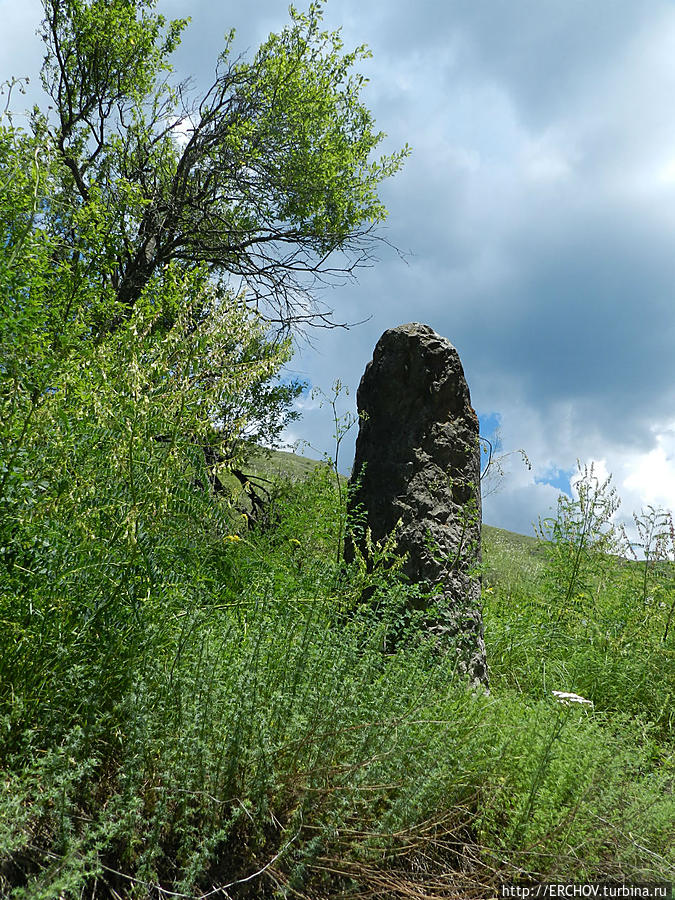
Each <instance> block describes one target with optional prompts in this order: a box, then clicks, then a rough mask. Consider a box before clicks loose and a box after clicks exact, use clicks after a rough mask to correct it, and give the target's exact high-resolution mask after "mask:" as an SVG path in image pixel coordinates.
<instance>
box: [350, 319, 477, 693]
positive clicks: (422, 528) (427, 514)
mask: <svg viewBox="0 0 675 900" xmlns="http://www.w3.org/2000/svg"><path fill="white" fill-rule="evenodd" d="M357 406H358V411H359V416H360V427H359V434H358V438H357V441H356V458H355V460H354V468H353V470H352V477H351V484H352V488H353V493H352V495H351V500H350V511H351V516H352V521H354V522H356V523H357V527H356V530H355V532H354V536H353V537H352V538H350V539H348V541H347V542H346V546H345V555H346V558H347V560H350V559H351V558H353V556H354V543H352V541H353V542H355V543H356V544H360V545H361V550H362V551H363V552H365V548H366V541H365V538H364V535H365V529H366V528H368V529H370V533H371V536H372V539H373V541H382V540H383V539H385V538H387V537H388V536H389V535H391V534H392V532H394V531H395V538H396V546H397V551H396V552H397V553H398V554H399V555H405V562H404V563H403V566H402V570H403V572H404V573H405V575H407V577H408V578H409V579H410V581H411V582H413V583H415V584H418V585H420V587H421V588H422V590H423V591H424V592H425V593H426V594H427V599H426V600H425V601H424V603H425V606H424V608H425V609H426V610H427V612H428V616H425V620H426V621H427V628H428V631H429V632H430V633H431V634H433V635H434V637H435V639H437V641H438V644H439V646H440V647H442V648H443V649H444V650H446V651H448V652H451V653H453V654H454V655H455V657H456V661H457V668H458V671H459V672H460V673H462V674H463V675H467V676H468V677H469V678H470V679H471V680H472V681H473V682H477V683H480V684H483V685H485V686H487V666H486V661H485V644H484V641H483V620H482V613H481V604H480V594H481V585H480V577H479V574H478V571H477V569H478V566H479V565H480V561H481V531H480V528H481V505H480V484H479V482H480V447H479V441H478V434H479V432H478V418H477V416H476V413H475V412H474V410H473V409H472V407H471V398H470V396H469V388H468V386H467V383H466V379H465V377H464V370H463V369H462V364H461V361H460V359H459V355H458V353H457V351H456V350H455V348H454V347H453V346H452V344H451V343H450V341H448V340H447V339H446V338H444V337H441V336H440V335H439V334H436V332H435V331H434V330H433V329H432V328H430V327H429V326H428V325H420V324H418V323H416V322H412V323H410V324H408V325H400V326H399V327H398V328H391V329H390V330H388V331H385V333H384V334H383V335H382V337H381V338H380V340H379V341H378V342H377V346H376V347H375V351H374V354H373V359H372V361H371V362H369V363H368V365H367V366H366V370H365V372H364V375H363V378H362V379H361V384H360V386H359V390H358V394H357ZM359 522H360V529H359V526H358V523H359ZM359 535H360V537H359Z"/></svg>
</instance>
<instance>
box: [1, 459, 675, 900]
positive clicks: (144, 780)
mask: <svg viewBox="0 0 675 900" xmlns="http://www.w3.org/2000/svg"><path fill="white" fill-rule="evenodd" d="M289 462H290V464H291V466H290V468H289V467H288V463H289ZM258 465H260V464H259V463H257V462H256V466H258ZM265 465H266V466H267V468H266V469H264V471H265V473H266V474H265V476H264V477H268V478H270V479H271V481H272V482H273V485H272V486H270V493H271V501H270V502H271V511H270V517H269V522H270V523H271V524H270V525H269V527H267V528H265V529H262V530H252V531H247V530H246V527H245V524H244V522H243V519H242V516H241V514H240V513H238V512H237V510H236V509H234V508H231V507H229V506H228V505H227V503H224V502H223V501H222V500H221V501H214V499H213V498H212V497H211V496H210V495H207V494H206V493H205V492H201V493H200V492H196V493H195V492H187V493H185V494H180V495H178V496H177V497H176V499H175V502H174V505H173V507H172V510H173V512H172V517H173V519H175V520H176V525H175V528H174V529H173V530H170V529H167V522H166V521H165V522H162V523H158V524H157V527H156V528H155V530H153V528H152V527H151V526H150V523H148V525H147V529H146V531H145V532H144V535H145V537H144V544H143V547H142V550H143V552H142V553H140V551H139V550H138V543H136V544H132V545H130V546H129V547H128V549H127V550H123V548H122V545H119V546H118V545H116V544H115V545H113V544H112V543H109V544H108V545H107V548H108V549H107V553H108V554H109V555H110V554H111V553H112V551H113V550H115V552H116V553H117V554H118V557H117V559H118V561H119V562H120V564H121V565H123V566H124V569H123V571H124V577H123V578H120V577H115V573H116V572H117V568H116V566H114V565H112V559H111V558H110V556H109V557H108V559H107V562H106V561H105V560H104V561H100V560H98V561H97V559H93V560H91V559H90V561H89V563H88V564H85V562H84V555H85V553H88V552H89V550H87V547H89V546H90V545H89V544H87V542H86V540H85V539H83V541H82V543H81V545H76V543H74V537H73V535H71V538H72V540H71V542H64V544H63V547H62V548H61V549H60V550H59V553H60V554H61V556H60V557H58V558H55V553H56V550H55V549H54V542H53V541H52V542H50V544H49V546H47V547H42V548H39V549H34V550H33V551H32V552H33V554H34V556H33V566H32V570H31V571H32V574H30V575H27V574H26V573H23V574H21V573H16V574H15V576H13V577H15V580H14V581H13V582H12V583H11V584H10V582H9V581H8V579H5V582H4V586H5V590H4V594H3V595H2V597H3V600H2V607H1V608H0V641H2V645H1V646H0V660H1V666H2V692H1V694H0V699H1V706H0V729H1V732H0V733H1V734H2V736H3V737H2V739H3V744H2V765H3V780H2V792H1V793H0V823H1V824H0V893H2V895H3V896H7V897H11V898H16V900H18V898H26V900H29V898H30V900H34V898H35V900H37V898H43V900H47V898H54V900H57V898H59V900H60V898H85V897H87V898H89V897H95V898H96V897H106V898H108V897H110V898H113V897H125V898H127V897H128V898H132V897H134V898H139V897H146V896H158V897H159V896H170V894H168V893H164V894H162V892H161V891H165V892H169V891H171V892H173V893H174V895H176V894H177V895H179V896H186V897H191V898H198V897H206V896H208V895H209V892H212V891H214V890H215V889H216V888H225V886H227V887H226V888H225V890H226V891H227V894H228V895H229V896H232V897H250V898H263V900H264V898H281V897H289V898H290V897H303V898H315V900H324V898H330V897H336V898H338V897H340V898H357V897H361V898H366V897H368V898H404V897H411V898H425V897H428V898H442V897H448V898H450V897H457V896H462V897H476V898H481V897H485V898H487V897H494V896H497V892H498V890H499V884H500V883H501V882H504V881H514V880H515V881H526V880H531V879H535V880H542V881H556V880H561V881H591V880H595V881H598V880H609V879H611V880H623V881H656V880H670V881H672V880H675V850H674V846H675V845H674V842H673V822H674V821H675V799H674V796H673V780H674V774H675V764H674V742H673V732H672V726H673V711H672V710H673V703H672V700H673V694H674V693H675V656H674V653H675V644H674V642H673V638H672V635H671V636H670V638H669V640H668V641H667V642H663V641H662V639H661V638H662V633H663V629H662V624H663V623H662V618H663V616H662V613H661V612H658V611H657V610H646V611H643V610H636V609H635V604H634V602H633V600H634V596H635V592H636V590H637V587H636V584H637V582H636V580H635V577H634V576H635V575H638V574H639V573H638V572H637V570H636V569H635V568H634V567H630V566H626V565H621V564H619V563H615V564H613V565H612V568H611V573H610V574H611V577H610V575H608V574H607V573H606V572H604V574H603V579H604V580H603V581H602V583H601V584H595V585H591V587H592V588H593V590H592V592H591V595H589V596H588V597H586V598H585V599H584V598H581V599H579V600H578V602H576V601H575V605H574V606H573V607H570V608H569V609H564V610H560V609H559V608H556V605H555V602H554V600H553V599H552V597H553V595H554V594H553V592H554V588H555V585H553V586H552V585H551V583H550V579H549V578H548V575H549V574H550V563H549V555H548V554H547V551H546V547H545V546H543V545H542V543H541V542H539V541H537V540H535V539H533V538H526V537H524V536H521V535H514V534H511V533H508V532H503V531H500V530H499V529H494V528H489V527H485V529H484V544H485V547H484V549H485V566H484V574H483V587H484V604H485V621H486V643H487V649H488V658H489V663H490V669H491V693H490V695H489V696H488V695H484V694H483V693H475V692H472V691H470V690H467V688H466V686H465V685H464V684H463V683H462V682H461V681H460V680H459V679H458V678H457V677H456V676H455V673H454V671H453V667H452V664H451V661H450V660H449V659H448V657H447V656H443V655H439V653H438V651H437V650H436V649H435V646H434V645H433V644H432V643H431V642H429V641H428V640H427V639H426V638H425V635H424V631H423V629H421V628H420V626H419V624H416V622H415V620H414V618H411V617H410V616H409V615H408V613H407V610H408V602H409V598H410V595H411V593H414V591H413V589H412V588H411V587H410V586H408V585H406V584H404V583H402V582H400V581H399V580H398V579H397V577H396V574H395V573H392V572H391V571H390V570H388V569H387V568H386V566H384V565H380V566H377V565H376V566H375V569H374V571H367V570H366V569H365V568H364V567H363V566H359V564H358V563H355V564H354V565H353V566H352V567H351V568H349V569H345V568H344V567H343V566H342V565H341V564H340V563H339V559H338V554H337V553H336V549H337V545H338V543H339V534H340V528H341V525H340V522H341V515H342V511H341V510H340V509H339V507H338V503H337V499H336V491H335V486H334V475H333V473H332V471H331V470H330V469H329V467H327V466H323V465H317V464H316V463H315V462H313V461H303V460H299V459H297V458H291V459H290V460H289V458H288V456H287V455H279V454H274V455H273V457H272V458H271V460H269V461H265ZM258 471H259V472H260V469H259V470H258ZM289 471H290V472H291V476H292V477H290V478H287V477H284V475H283V473H284V472H286V473H288V472H289ZM278 473H281V474H278ZM172 502H173V501H172ZM179 522H180V527H179V524H178V523H179ZM65 528H66V525H65V523H60V524H59V523H56V524H55V525H54V529H55V532H58V531H59V530H60V529H65ZM88 540H89V541H91V538H88ZM98 540H99V541H100V540H102V538H98ZM125 546H126V545H125ZM124 553H127V554H128V555H127V556H126V557H125V556H124ZM87 558H88V559H89V557H87ZM103 562H106V566H104V565H103ZM603 571H604V570H603ZM41 573H43V574H41ZM20 575H21V578H19V576H20ZM17 579H18V580H17ZM589 584H590V582H589ZM366 586H370V588H371V590H370V591H369V594H372V598H371V599H370V600H369V602H368V603H367V604H363V603H361V602H359V598H360V597H361V595H362V593H363V590H364V587H366ZM584 604H585V606H584ZM645 613H649V614H645ZM392 633H396V634H397V635H398V638H399V639H398V641H397V642H396V644H395V646H396V647H397V648H398V649H397V650H396V652H392V650H391V646H392V642H391V640H390V636H391V634H392ZM401 637H403V639H402V640H401ZM553 690H569V691H576V692H578V693H580V694H582V695H583V696H584V697H586V698H588V699H589V700H592V701H593V704H594V706H593V707H592V708H587V707H581V708H578V707H574V706H572V707H564V706H561V705H560V704H558V703H557V702H556V701H555V699H554V698H553V695H552V693H551V692H552V691H553ZM160 889H161V890H160ZM211 895H212V896H214V895H213V894H211Z"/></svg>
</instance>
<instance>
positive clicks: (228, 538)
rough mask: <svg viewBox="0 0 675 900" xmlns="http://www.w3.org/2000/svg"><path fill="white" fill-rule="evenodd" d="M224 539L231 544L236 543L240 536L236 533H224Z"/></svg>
mask: <svg viewBox="0 0 675 900" xmlns="http://www.w3.org/2000/svg"><path fill="white" fill-rule="evenodd" d="M223 540H224V541H229V542H230V543H231V544H236V543H237V541H240V540H241V538H240V537H239V535H238V534H226V535H225V537H224V538H223Z"/></svg>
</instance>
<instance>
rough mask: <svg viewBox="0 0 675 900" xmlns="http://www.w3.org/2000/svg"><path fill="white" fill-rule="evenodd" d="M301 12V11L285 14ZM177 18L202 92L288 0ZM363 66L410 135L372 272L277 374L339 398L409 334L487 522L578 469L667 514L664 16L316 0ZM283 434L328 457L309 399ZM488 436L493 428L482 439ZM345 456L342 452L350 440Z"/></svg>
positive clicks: (528, 6) (580, 7) (672, 244)
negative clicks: (478, 481) (431, 377)
mask: <svg viewBox="0 0 675 900" xmlns="http://www.w3.org/2000/svg"><path fill="white" fill-rule="evenodd" d="M298 5H299V6H302V4H300V3H299V4H298ZM160 8H161V9H162V10H163V11H164V12H165V13H166V14H167V15H169V16H184V15H190V16H191V17H192V24H191V26H190V28H189V30H188V31H187V33H186V34H185V37H184V40H183V45H182V47H181V48H180V50H179V52H178V54H177V57H176V67H177V70H178V73H179V74H180V75H181V76H185V75H188V74H191V75H193V76H194V77H195V82H196V84H197V85H206V84H207V82H208V79H209V76H210V75H211V72H212V67H213V63H214V62H215V58H216V56H217V53H218V51H219V49H220V48H221V47H222V38H223V35H224V33H225V31H226V30H229V28H231V27H235V28H236V29H237V34H238V38H237V47H238V49H239V50H241V51H245V50H246V49H247V48H250V49H251V50H254V49H255V47H256V46H257V45H258V43H259V42H260V41H261V40H262V39H264V38H265V36H266V35H267V34H268V33H269V31H270V30H276V29H278V28H280V27H282V26H283V24H284V23H285V22H286V21H287V18H288V17H287V11H286V10H287V5H286V3H285V2H283V0H249V2H247V3H246V4H242V3H234V2H230V0H223V2H220V3H213V2H205V0H196V2H185V0H163V2H161V3H160ZM0 16H1V20H2V22H3V29H2V33H0V81H2V80H3V79H4V78H6V77H9V76H10V75H19V74H29V75H31V76H35V75H36V74H37V71H38V69H39V63H40V57H41V47H40V44H39V42H38V41H37V40H36V39H35V37H34V31H35V28H36V27H37V24H38V21H39V18H40V6H39V3H36V2H33V0H27V2H25V3H23V4H21V5H19V4H17V3H16V2H15V0H0ZM326 22H327V24H328V25H329V26H337V25H341V26H342V27H343V34H344V38H345V42H346V44H347V45H356V44H360V43H362V42H366V43H368V44H369V45H370V47H371V49H372V50H373V54H374V56H373V59H372V60H369V61H367V62H366V63H364V65H363V69H364V71H365V72H366V74H367V75H368V77H369V78H370V83H369V85H368V87H367V92H366V100H367V102H368V104H369V106H370V107H371V108H372V109H373V111H374V113H375V116H376V120H377V124H378V126H379V127H380V128H382V129H383V130H384V131H385V132H387V134H388V138H387V142H386V149H389V150H393V149H396V148H398V147H400V146H402V145H403V144H404V143H406V142H407V143H409V144H410V145H411V147H412V150H413V154H412V156H411V158H410V159H409V161H408V162H407V164H406V166H405V170H404V171H403V172H402V173H401V174H399V175H398V176H397V177H396V178H395V179H393V180H391V181H390V182H389V183H387V184H386V185H385V186H384V188H383V191H382V195H383V198H384V200H385V202H386V204H387V207H388V209H389V220H388V223H387V225H386V229H385V230H384V232H383V234H384V235H385V236H386V238H387V240H389V241H391V242H392V243H393V244H395V245H396V246H397V247H398V248H400V249H401V250H402V251H404V252H405V254H406V257H405V260H402V259H401V258H400V257H399V256H398V255H397V254H396V253H393V252H390V251H388V250H387V248H386V247H384V246H383V247H382V252H381V254H380V262H379V264H378V265H377V266H376V267H375V268H373V269H368V270H364V271H363V273H362V274H361V276H360V278H359V281H358V283H355V284H349V285H347V286H345V287H342V288H339V289H336V290H334V291H333V292H332V294H331V295H330V296H329V298H328V299H329V300H330V303H331V305H332V306H334V308H335V310H336V313H337V316H338V318H339V319H341V320H351V321H358V320H361V319H364V318H366V317H369V318H368V321H367V322H366V323H365V324H363V325H361V326H359V327H356V328H353V329H350V330H336V331H333V332H325V331H323V332H320V333H318V334H317V335H316V336H315V338H314V341H313V347H309V346H303V347H301V348H300V351H299V353H298V355H297V357H296V359H295V360H294V361H293V363H292V365H291V367H290V368H291V369H293V370H295V371H297V372H299V373H300V375H301V377H302V378H304V379H306V380H307V381H309V382H310V383H311V384H314V385H319V386H321V387H323V388H324V389H325V390H328V389H330V385H331V383H332V381H333V380H334V379H336V378H340V379H341V380H342V382H343V383H345V384H346V385H347V386H348V388H349V390H350V393H349V396H348V397H345V400H344V408H345V410H346V409H348V408H350V405H351V406H353V403H354V397H355V393H356V387H357V385H358V382H359V379H360V376H361V374H362V372H363V369H364V366H365V364H366V362H367V361H368V359H369V358H370V356H371V355H372V350H373V347H374V345H375V343H376V341H377V339H378V338H379V336H380V334H381V333H382V332H383V331H384V330H385V329H386V328H389V327H392V326H394V325H398V324H400V323H402V322H408V321H422V322H426V323H428V324H430V325H431V326H432V327H433V328H435V329H436V330H437V331H438V332H440V333H441V334H443V335H445V336H446V337H448V338H449V339H450V340H451V341H452V343H453V344H454V345H455V346H456V347H457V349H458V351H459V353H460V355H461V358H462V361H463V364H464V368H465V372H466V375H467V379H468V382H469V386H470V389H471V394H472V400H473V404H474V406H475V407H476V409H477V410H478V412H479V414H480V416H481V421H482V422H483V423H484V426H485V427H486V428H487V429H488V430H492V431H494V426H495V425H496V424H497V422H498V423H499V436H500V440H501V444H502V447H503V452H505V453H506V452H508V451H513V450H519V449H523V450H524V451H525V452H526V454H527V457H528V458H529V460H530V463H531V466H532V468H531V469H528V468H527V467H526V466H525V465H524V464H523V462H522V460H521V457H520V456H519V455H518V454H512V455H511V456H509V457H508V459H507V460H506V463H505V470H506V474H505V476H504V478H503V479H502V481H501V485H500V489H499V490H497V491H495V492H493V493H491V494H490V496H489V497H487V498H486V501H485V509H484V517H485V520H486V521H487V522H489V523H491V524H495V525H500V526H502V527H506V528H511V529H513V530H516V531H521V532H525V533H528V532H531V523H532V522H533V521H536V520H537V518H538V517H539V516H540V515H541V516H544V515H547V514H548V512H549V510H550V509H551V508H552V507H554V506H555V502H556V497H557V494H558V490H559V489H561V488H563V489H565V488H566V487H567V488H568V487H569V476H570V473H571V472H573V471H575V469H576V460H577V459H580V460H582V461H583V462H588V463H590V462H591V461H595V462H596V469H597V470H598V471H599V472H600V473H601V474H604V473H606V472H611V473H613V475H614V484H615V486H616V487H617V489H618V492H619V494H620V496H622V497H623V498H624V512H625V514H626V515H629V514H630V512H631V511H632V510H633V509H636V510H637V509H639V508H640V507H641V506H642V505H645V504H648V503H650V504H654V505H662V506H666V507H669V508H673V507H675V354H674V353H673V348H674V346H675V302H674V301H675V111H674V110H673V103H672V98H673V97H674V96H675V54H673V52H672V48H673V46H675V5H674V4H673V3H671V2H665V0H663V2H662V0H643V2H641V3H635V2H634V0H592V2H589V0H461V2H460V0H454V2H453V0H443V2H438V0H436V2H434V0H420V2H418V3H416V4H412V3H410V2H409V0H405V2H403V0H370V2H368V3H363V2H362V0H359V2H357V0H329V2H328V4H327V7H326ZM301 402H302V405H303V407H304V418H303V420H302V421H301V422H299V423H296V425H295V426H294V428H293V433H292V434H290V435H289V439H293V438H303V439H306V440H309V441H310V442H311V444H312V445H313V446H314V447H318V448H321V449H325V450H327V451H330V447H331V433H332V427H331V423H330V421H329V419H328V416H327V414H326V410H325V409H320V408H319V407H318V405H317V402H316V401H312V400H311V399H310V398H309V397H305V398H304V399H303V400H302V401H301ZM488 436H489V435H488ZM343 453H344V456H343V459H347V458H348V457H349V455H350V454H351V453H353V442H352V443H350V444H345V448H344V450H343Z"/></svg>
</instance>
